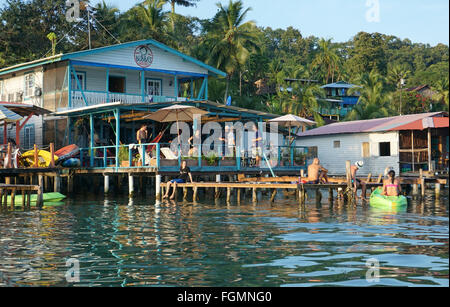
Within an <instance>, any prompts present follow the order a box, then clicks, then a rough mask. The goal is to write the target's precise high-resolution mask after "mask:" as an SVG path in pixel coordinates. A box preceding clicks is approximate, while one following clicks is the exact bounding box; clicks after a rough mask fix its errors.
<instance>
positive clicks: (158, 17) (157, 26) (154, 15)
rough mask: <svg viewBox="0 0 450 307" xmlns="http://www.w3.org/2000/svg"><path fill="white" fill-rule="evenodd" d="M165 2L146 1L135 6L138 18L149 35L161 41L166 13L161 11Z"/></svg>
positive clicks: (158, 0)
mask: <svg viewBox="0 0 450 307" xmlns="http://www.w3.org/2000/svg"><path fill="white" fill-rule="evenodd" d="M165 4H166V1H165V0H146V1H144V2H143V3H140V4H138V5H137V13H138V18H139V19H140V20H141V22H142V23H144V24H145V25H146V26H147V30H148V32H149V33H150V35H151V36H152V37H153V38H155V39H158V40H161V38H162V36H163V34H162V33H164V32H165V31H164V28H165V26H166V24H167V12H165V11H164V10H163V7H164V5H165Z"/></svg>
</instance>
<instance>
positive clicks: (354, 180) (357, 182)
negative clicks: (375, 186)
mask: <svg viewBox="0 0 450 307" xmlns="http://www.w3.org/2000/svg"><path fill="white" fill-rule="evenodd" d="M363 166H364V162H363V161H358V162H356V163H355V165H352V166H351V168H350V169H351V174H352V184H353V192H354V193H355V195H356V192H357V191H358V189H359V188H361V190H362V194H361V199H366V183H365V182H362V181H361V180H359V179H357V178H356V173H357V172H358V170H359V169H360V168H362V167H363Z"/></svg>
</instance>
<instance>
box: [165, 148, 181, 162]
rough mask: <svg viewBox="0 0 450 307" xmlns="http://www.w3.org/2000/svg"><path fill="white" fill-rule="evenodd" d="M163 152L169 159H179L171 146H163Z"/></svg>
mask: <svg viewBox="0 0 450 307" xmlns="http://www.w3.org/2000/svg"><path fill="white" fill-rule="evenodd" d="M161 153H162V154H163V155H164V157H165V158H166V159H167V160H178V157H177V156H176V155H175V154H174V153H173V152H172V150H170V148H161Z"/></svg>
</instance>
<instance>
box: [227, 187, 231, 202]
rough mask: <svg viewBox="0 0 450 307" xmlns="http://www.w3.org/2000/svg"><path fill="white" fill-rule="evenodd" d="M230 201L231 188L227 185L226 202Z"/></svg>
mask: <svg viewBox="0 0 450 307" xmlns="http://www.w3.org/2000/svg"><path fill="white" fill-rule="evenodd" d="M230 201H231V188H230V187H228V188H227V203H229V202H230Z"/></svg>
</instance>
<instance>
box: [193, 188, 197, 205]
mask: <svg viewBox="0 0 450 307" xmlns="http://www.w3.org/2000/svg"><path fill="white" fill-rule="evenodd" d="M193 190H194V195H193V197H192V202H194V203H195V202H197V193H198V188H197V186H194V188H193Z"/></svg>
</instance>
